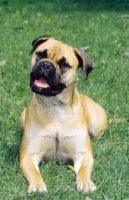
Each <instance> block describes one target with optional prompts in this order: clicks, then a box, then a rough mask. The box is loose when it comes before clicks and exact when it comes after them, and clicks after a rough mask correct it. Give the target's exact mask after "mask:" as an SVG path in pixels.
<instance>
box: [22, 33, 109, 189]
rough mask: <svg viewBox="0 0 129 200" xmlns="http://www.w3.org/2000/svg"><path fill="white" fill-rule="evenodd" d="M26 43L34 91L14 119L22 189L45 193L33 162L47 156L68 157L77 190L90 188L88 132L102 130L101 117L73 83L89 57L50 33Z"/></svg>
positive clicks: (93, 133)
mask: <svg viewBox="0 0 129 200" xmlns="http://www.w3.org/2000/svg"><path fill="white" fill-rule="evenodd" d="M32 45H33V49H32V51H31V53H33V57H32V71H31V75H30V86H31V89H32V91H33V92H34V93H35V94H34V95H33V97H32V99H31V101H30V103H29V105H28V107H27V108H26V109H25V110H24V112H23V113H22V116H21V119H20V122H21V125H22V126H23V127H24V135H23V140H22V144H21V150H20V166H21V169H22V171H23V174H24V175H25V177H26V178H27V180H28V182H29V184H30V186H29V189H28V193H32V192H35V191H37V190H38V191H39V192H47V188H46V185H45V183H44V181H43V179H42V176H41V174H40V172H39V167H38V165H39V162H40V161H41V159H42V158H47V159H51V158H52V157H56V158H57V159H59V160H63V161H66V160H68V159H70V160H72V161H73V163H74V171H75V173H76V184H77V189H78V190H80V191H84V192H91V191H94V190H95V189H96V186H95V185H94V183H93V182H92V181H91V179H90V176H91V171H92V166H93V157H92V146H91V141H90V137H89V134H90V135H91V136H93V137H96V136H100V135H102V134H103V133H104V131H105V129H106V126H107V117H106V114H105V111H104V110H103V108H102V107H101V106H100V105H99V104H97V103H96V102H94V101H93V100H92V99H90V98H89V97H87V96H84V95H82V94H79V92H78V90H77V88H76V71H77V69H78V67H82V69H83V75H84V77H85V78H87V76H88V74H89V72H90V71H91V70H92V69H93V64H92V61H91V60H90V58H89V56H88V55H87V54H86V53H84V52H82V51H80V50H78V49H74V48H73V47H71V46H68V45H66V44H64V43H62V42H60V41H58V40H55V39H53V38H52V37H50V36H41V37H39V38H37V39H35V40H34V41H33V42H32ZM31 53H30V54H31Z"/></svg>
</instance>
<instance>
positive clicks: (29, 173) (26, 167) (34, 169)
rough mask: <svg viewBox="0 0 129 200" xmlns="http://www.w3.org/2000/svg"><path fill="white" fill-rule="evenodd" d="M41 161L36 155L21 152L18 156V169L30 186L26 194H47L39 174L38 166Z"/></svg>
mask: <svg viewBox="0 0 129 200" xmlns="http://www.w3.org/2000/svg"><path fill="white" fill-rule="evenodd" d="M40 160H41V156H40V155H38V154H32V153H31V154H30V153H27V152H23V151H22V153H21V155H20V167H21V169H22V172H23V174H24V176H25V177H26V179H27V180H28V182H29V184H30V186H29V189H28V193H33V192H36V191H37V190H38V191H39V192H47V188H46V185H45V183H44V181H43V179H42V176H41V174H40V172H39V168H38V164H39V162H40Z"/></svg>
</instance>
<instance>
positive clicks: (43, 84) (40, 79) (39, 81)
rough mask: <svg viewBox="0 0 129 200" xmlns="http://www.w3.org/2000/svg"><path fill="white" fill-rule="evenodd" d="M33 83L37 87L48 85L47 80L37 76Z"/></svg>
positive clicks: (46, 86)
mask: <svg viewBox="0 0 129 200" xmlns="http://www.w3.org/2000/svg"><path fill="white" fill-rule="evenodd" d="M35 84H36V85H37V86H38V87H41V88H48V87H50V86H49V84H48V82H47V81H46V80H45V79H44V78H43V77H41V78H39V79H36V80H35Z"/></svg>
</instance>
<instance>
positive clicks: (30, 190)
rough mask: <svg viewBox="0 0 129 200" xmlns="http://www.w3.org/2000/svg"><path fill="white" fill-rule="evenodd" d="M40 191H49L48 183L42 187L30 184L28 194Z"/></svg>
mask: <svg viewBox="0 0 129 200" xmlns="http://www.w3.org/2000/svg"><path fill="white" fill-rule="evenodd" d="M37 191H38V192H40V193H47V192H48V191H47V188H46V185H45V184H44V185H42V186H40V187H34V186H31V185H30V186H29V189H28V194H32V193H35V192H37Z"/></svg>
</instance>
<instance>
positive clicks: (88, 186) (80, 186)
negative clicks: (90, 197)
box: [76, 180, 96, 193]
mask: <svg viewBox="0 0 129 200" xmlns="http://www.w3.org/2000/svg"><path fill="white" fill-rule="evenodd" d="M76 185H77V190H78V191H83V192H85V193H90V192H93V191H95V190H96V186H95V184H94V183H93V182H92V181H91V180H89V181H85V180H77V182H76Z"/></svg>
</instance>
